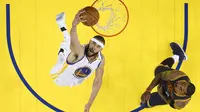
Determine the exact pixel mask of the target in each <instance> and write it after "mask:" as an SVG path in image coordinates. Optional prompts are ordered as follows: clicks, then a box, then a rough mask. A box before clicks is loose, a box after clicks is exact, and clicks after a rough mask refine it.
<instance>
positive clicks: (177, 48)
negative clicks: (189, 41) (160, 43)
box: [170, 42, 188, 61]
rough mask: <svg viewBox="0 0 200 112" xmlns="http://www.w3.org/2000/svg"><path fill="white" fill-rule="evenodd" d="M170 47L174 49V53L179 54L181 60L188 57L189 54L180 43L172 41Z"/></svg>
mask: <svg viewBox="0 0 200 112" xmlns="http://www.w3.org/2000/svg"><path fill="white" fill-rule="evenodd" d="M170 47H171V49H172V50H173V54H174V55H178V56H179V61H183V60H187V59H188V57H187V55H186V54H185V52H184V50H183V49H182V48H181V46H180V45H179V44H177V43H175V42H171V43H170Z"/></svg>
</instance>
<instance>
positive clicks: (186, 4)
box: [131, 3, 188, 112]
mask: <svg viewBox="0 0 200 112" xmlns="http://www.w3.org/2000/svg"><path fill="white" fill-rule="evenodd" d="M187 42H188V3H184V42H183V50H184V51H185V52H186V48H187ZM181 65H182V61H180V62H179V63H178V65H177V66H176V70H179V69H180V67H181ZM143 109H144V105H140V107H138V108H136V109H134V110H132V111H131V112H139V111H141V110H143Z"/></svg>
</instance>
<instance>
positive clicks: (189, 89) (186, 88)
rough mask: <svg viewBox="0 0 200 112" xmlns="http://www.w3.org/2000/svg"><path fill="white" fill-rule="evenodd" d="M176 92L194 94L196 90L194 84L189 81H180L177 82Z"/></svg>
mask: <svg viewBox="0 0 200 112" xmlns="http://www.w3.org/2000/svg"><path fill="white" fill-rule="evenodd" d="M174 89H175V92H176V93H177V94H179V95H187V96H192V95H193V94H194V92H195V86H194V84H192V83H190V82H187V81H178V82H177V83H176V84H175V87H174Z"/></svg>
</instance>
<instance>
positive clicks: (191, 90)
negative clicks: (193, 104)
mask: <svg viewBox="0 0 200 112" xmlns="http://www.w3.org/2000/svg"><path fill="white" fill-rule="evenodd" d="M194 92H195V86H194V84H192V83H189V85H188V87H187V93H186V95H187V96H192V95H193V94H194Z"/></svg>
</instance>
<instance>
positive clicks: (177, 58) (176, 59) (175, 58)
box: [172, 55, 179, 63]
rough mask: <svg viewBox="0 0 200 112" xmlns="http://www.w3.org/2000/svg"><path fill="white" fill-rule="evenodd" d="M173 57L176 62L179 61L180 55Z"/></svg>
mask: <svg viewBox="0 0 200 112" xmlns="http://www.w3.org/2000/svg"><path fill="white" fill-rule="evenodd" d="M172 58H173V59H174V62H175V63H176V62H178V61H179V56H178V55H173V56H172Z"/></svg>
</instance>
